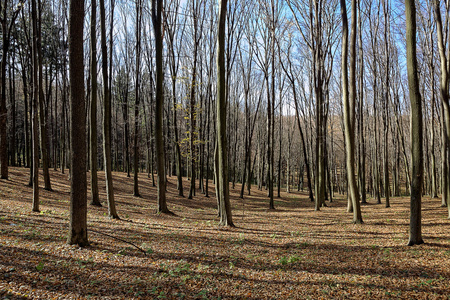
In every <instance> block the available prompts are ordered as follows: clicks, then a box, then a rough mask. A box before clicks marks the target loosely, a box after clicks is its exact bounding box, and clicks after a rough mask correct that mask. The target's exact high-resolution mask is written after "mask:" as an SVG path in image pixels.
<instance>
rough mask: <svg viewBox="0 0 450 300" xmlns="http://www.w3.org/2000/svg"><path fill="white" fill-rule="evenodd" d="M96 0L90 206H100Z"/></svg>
mask: <svg viewBox="0 0 450 300" xmlns="http://www.w3.org/2000/svg"><path fill="white" fill-rule="evenodd" d="M96 27H97V0H92V1H91V63H90V65H91V107H90V118H91V126H90V127H89V133H90V143H91V146H90V160H91V163H90V165H91V194H92V195H91V197H92V198H91V205H95V206H101V203H100V198H99V194H98V177H97V169H98V167H97V166H98V160H97V159H98V153H97V147H98V145H97V91H98V85H97V32H96Z"/></svg>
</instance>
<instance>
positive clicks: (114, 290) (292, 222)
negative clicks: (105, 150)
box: [0, 168, 450, 299]
mask: <svg viewBox="0 0 450 300" xmlns="http://www.w3.org/2000/svg"><path fill="white" fill-rule="evenodd" d="M11 174H12V177H11V178H12V180H10V181H0V195H1V196H0V298H1V299H4V298H6V299H28V298H29V299H88V298H90V299H183V298H187V299H219V298H220V299H236V298H241V299H275V298H276V299H308V298H309V299H343V298H345V299H349V298H353V299H368V298H370V299H373V298H380V299H385V298H401V299H413V298H429V299H448V291H449V290H450V283H449V282H450V271H449V270H450V259H449V257H450V250H449V249H450V235H449V230H448V229H449V225H450V222H449V220H447V219H445V218H443V217H442V216H445V215H446V208H441V207H440V200H439V199H425V200H424V203H423V206H424V212H423V225H424V227H423V233H424V239H425V241H426V243H427V244H425V245H421V246H419V247H406V246H405V244H406V242H407V239H408V209H409V208H408V207H409V206H408V204H409V203H408V201H409V199H407V198H396V199H395V203H394V202H393V207H391V208H384V207H383V205H374V204H370V205H367V206H364V207H363V208H362V209H363V214H364V220H365V222H366V223H365V224H363V225H354V224H352V223H351V215H349V214H347V213H346V212H345V205H346V201H345V200H344V199H343V197H341V198H339V197H337V198H336V200H335V201H334V202H333V203H331V204H329V206H328V207H326V208H323V209H322V210H321V211H320V212H315V211H314V210H313V207H312V205H311V203H310V202H309V201H308V199H307V195H305V194H302V193H297V192H296V193H292V194H289V195H288V194H282V197H283V200H282V201H279V202H277V210H275V211H268V210H267V207H268V201H267V199H266V195H265V194H266V193H265V191H257V190H255V189H253V190H252V195H251V196H246V197H245V199H244V200H242V199H238V191H239V186H237V187H236V189H235V190H231V192H232V195H231V201H232V202H234V204H236V205H238V209H237V210H235V211H234V223H235V224H236V225H237V227H236V228H233V229H223V228H219V227H218V225H217V224H218V223H217V217H216V216H217V210H216V207H215V205H216V202H215V199H214V197H211V198H205V197H203V195H201V193H200V192H198V193H197V196H196V197H194V199H192V200H190V199H185V198H179V197H178V196H177V191H176V184H175V179H174V178H170V177H169V184H168V193H167V195H168V203H169V206H170V209H171V210H172V211H173V212H175V213H176V215H174V216H168V215H156V214H154V213H153V212H154V210H155V207H156V198H155V195H156V189H155V188H154V187H152V186H151V181H150V180H149V179H147V178H142V179H141V181H140V183H141V186H140V190H141V193H142V196H143V197H142V198H134V197H132V196H131V195H132V191H133V186H132V180H131V179H129V178H126V174H121V173H114V179H115V183H116V184H115V188H116V201H117V208H118V212H119V214H120V215H121V216H122V218H123V219H124V220H121V221H115V220H110V219H108V218H107V217H106V216H105V213H106V211H107V208H106V207H101V208H97V207H89V213H88V214H89V216H88V222H89V228H90V229H91V231H90V232H89V233H88V234H89V239H90V242H91V245H90V246H89V247H87V248H84V249H81V248H79V247H76V246H69V245H66V244H65V241H66V234H67V230H68V214H67V211H68V200H69V186H68V180H67V176H66V175H61V174H60V173H55V172H54V173H52V180H53V181H54V183H55V185H54V186H55V191H54V192H47V191H44V192H43V193H42V200H43V201H42V203H41V213H38V214H35V213H32V212H31V211H30V210H31V200H30V199H31V189H30V188H29V187H28V186H26V184H27V181H28V170H25V169H19V168H11ZM99 180H100V190H101V191H104V188H105V187H104V185H102V184H104V183H103V182H102V180H103V174H102V173H100V172H99ZM186 186H187V184H186ZM210 195H212V196H213V195H214V189H213V187H212V189H211V192H210ZM294 196H295V197H294ZM101 198H102V199H105V198H106V197H105V194H104V193H101ZM242 203H244V204H245V205H244V206H242ZM242 207H244V211H242ZM92 229H93V230H95V231H98V232H102V233H104V234H107V235H110V236H115V237H118V238H121V239H123V240H125V241H127V242H130V243H133V244H135V245H137V246H139V247H140V248H141V249H142V250H144V251H145V253H143V252H141V251H139V250H138V249H136V248H135V247H133V246H132V245H130V244H128V243H125V242H122V241H120V240H117V239H114V238H110V237H108V236H105V235H102V234H96V233H95V232H93V230H92Z"/></svg>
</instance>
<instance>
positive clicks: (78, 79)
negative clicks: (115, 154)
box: [67, 0, 89, 247]
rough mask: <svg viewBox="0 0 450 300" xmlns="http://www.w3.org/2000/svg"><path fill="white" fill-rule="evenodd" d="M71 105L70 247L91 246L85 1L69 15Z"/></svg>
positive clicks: (72, 6) (73, 2)
mask: <svg viewBox="0 0 450 300" xmlns="http://www.w3.org/2000/svg"><path fill="white" fill-rule="evenodd" d="M69 18H70V22H69V68H70V104H71V126H70V128H71V131H72V134H71V135H70V136H71V139H72V141H71V143H70V144H71V152H72V153H71V160H72V162H71V164H70V165H71V169H70V171H71V176H70V180H71V185H70V186H71V190H70V223H69V224H70V226H69V236H68V238H67V243H68V244H78V245H79V246H81V247H83V246H87V245H88V244H89V242H88V237H87V178H86V114H85V98H84V67H83V26H84V1H77V0H71V1H70V12H69Z"/></svg>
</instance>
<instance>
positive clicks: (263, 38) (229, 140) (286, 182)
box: [0, 0, 450, 225]
mask: <svg viewBox="0 0 450 300" xmlns="http://www.w3.org/2000/svg"><path fill="white" fill-rule="evenodd" d="M350 3H351V7H352V15H351V20H348V18H347V7H350V6H349V5H348V4H350ZM97 4H98V7H99V8H97ZM217 4H218V3H217V1H215V0H198V1H197V0H196V1H180V0H167V1H166V2H164V1H159V0H153V1H151V2H150V3H148V2H145V1H141V0H136V1H133V2H126V1H125V2H124V1H121V2H117V1H115V0H109V1H105V0H100V1H99V2H97V1H96V0H92V1H91V2H90V14H91V16H90V24H89V25H90V29H91V30H90V34H86V36H84V39H85V40H88V39H89V42H90V55H89V57H90V63H89V70H88V66H86V69H85V70H84V72H85V75H84V76H85V77H87V78H85V80H86V82H85V83H87V84H88V85H87V89H86V93H87V94H86V95H85V96H86V106H85V115H86V116H88V118H87V122H88V125H89V138H88V141H89V143H88V145H87V147H86V148H87V150H88V151H89V164H88V166H87V169H89V170H90V171H91V190H92V201H91V203H92V204H94V205H100V199H99V191H98V182H97V181H98V179H97V176H96V174H97V171H98V170H97V169H98V168H99V169H103V170H104V171H105V176H106V183H107V184H106V191H107V193H106V194H107V202H108V211H109V216H110V217H111V218H119V214H118V212H117V210H116V204H115V201H114V188H113V183H114V182H113V171H120V172H127V175H128V176H131V171H133V175H134V176H133V177H134V179H133V180H134V187H133V194H134V195H135V196H139V195H141V193H142V190H141V189H140V184H141V182H143V181H145V180H148V179H147V178H144V177H140V176H139V172H143V170H144V169H147V172H148V178H150V180H152V183H153V184H155V183H157V185H158V191H159V192H158V207H157V210H158V211H159V212H165V213H169V212H170V210H169V208H168V207H167V203H166V200H167V197H166V188H167V185H170V184H172V183H175V181H176V184H177V188H178V196H184V194H185V191H184V190H183V176H184V177H188V178H189V179H190V187H189V198H193V197H194V195H195V192H196V191H201V192H202V193H203V194H204V195H205V196H207V197H208V196H210V194H211V191H212V189H211V188H210V186H209V183H210V182H213V183H215V185H216V188H217V190H216V196H217V197H218V200H219V201H218V208H219V216H220V217H221V224H223V225H230V224H232V223H233V222H232V219H231V203H229V202H230V201H229V198H228V197H229V196H226V195H229V192H230V191H229V188H228V185H227V183H228V182H229V183H231V187H230V189H234V188H235V185H236V183H239V182H240V183H242V185H241V186H239V188H240V197H241V198H244V192H245V188H247V194H250V191H251V186H252V185H257V187H258V189H260V190H262V189H265V190H266V191H267V198H268V200H269V201H268V207H269V208H270V209H273V208H275V204H276V201H274V193H273V192H274V189H275V188H277V191H278V193H277V195H278V194H280V191H281V189H282V188H283V187H286V190H288V191H292V187H293V186H296V187H297V189H298V190H299V191H300V190H302V191H303V190H304V189H307V195H308V197H309V199H310V200H312V201H313V202H315V203H314V208H315V209H316V210H320V209H322V207H323V206H326V203H328V202H332V201H333V200H334V199H335V198H336V197H337V194H347V195H348V200H349V202H348V203H349V206H348V208H349V210H353V214H354V215H353V222H355V223H361V222H362V217H361V209H360V202H361V203H366V202H370V201H373V200H371V197H372V198H374V199H375V200H376V202H378V203H381V200H382V198H385V199H386V206H387V207H389V206H390V205H391V204H392V203H391V201H390V200H389V199H390V197H391V196H395V197H397V196H402V195H407V194H409V193H410V192H412V191H413V189H414V188H413V185H414V184H415V183H414V182H413V181H414V180H415V179H414V178H413V174H412V171H411V170H410V169H411V168H410V166H412V165H413V160H414V158H413V156H411V154H410V151H409V150H410V149H411V147H413V145H415V143H416V142H415V141H413V140H412V139H410V138H409V136H408V134H406V132H408V131H409V130H411V125H410V123H409V121H408V119H409V118H410V117H411V116H412V113H417V112H416V110H414V112H413V110H411V109H410V107H409V101H408V100H409V99H408V97H409V95H410V94H409V93H408V91H407V90H408V89H407V88H406V84H405V80H404V79H405V76H406V73H405V71H404V69H403V68H402V60H401V57H403V55H404V53H403V52H404V51H405V47H404V45H403V44H404V40H403V37H404V36H405V34H404V32H403V31H404V23H402V22H403V21H402V20H403V18H400V17H399V16H398V11H397V10H394V9H392V5H391V4H390V2H389V1H387V0H379V1H358V0H352V1H351V2H350V1H343V0H342V1H340V2H339V1H336V0H333V1H323V0H320V1H303V0H288V1H279V0H271V1H253V2H252V3H250V2H248V1H239V0H228V1H222V2H220V3H219V4H220V9H219V10H218V9H217V8H218V6H217ZM339 4H341V5H340V8H341V9H342V11H341V13H339ZM423 4H424V5H420V6H419V7H418V15H419V16H420V18H419V19H418V20H417V23H418V24H419V25H420V27H418V28H419V30H418V32H417V38H418V42H417V43H416V47H417V49H418V50H417V51H418V52H417V55H418V56H419V59H418V66H417V67H418V68H419V69H420V70H423V72H422V71H421V72H420V73H419V74H418V75H419V77H418V80H420V82H421V85H420V90H419V91H420V92H421V95H422V97H421V101H420V102H421V105H422V116H423V120H424V122H426V124H429V125H430V126H428V127H429V128H425V129H424V130H425V132H424V133H425V134H424V138H423V147H424V149H425V151H424V152H423V155H422V159H423V162H424V167H423V174H422V175H423V190H422V193H423V194H425V193H427V194H430V195H432V196H433V197H435V196H437V195H438V192H439V191H440V190H441V191H442V202H441V204H442V205H444V206H445V205H447V202H448V199H449V198H450V182H449V180H450V176H448V170H449V161H450V160H449V153H450V151H449V150H448V147H449V145H450V143H449V133H448V132H450V125H449V124H450V121H449V120H450V113H449V111H450V108H449V101H448V98H449V91H448V90H449V81H450V80H449V78H450V76H448V73H449V70H448V69H449V63H448V57H447V56H448V49H447V48H448V45H447V44H448V41H447V40H446V37H447V36H448V31H449V26H448V24H447V23H448V20H449V17H448V13H449V12H448V4H446V5H447V6H446V9H444V4H443V2H442V1H441V2H439V1H434V0H433V1H429V2H426V3H425V2H424V3H423ZM425 4H426V5H425ZM116 5H117V6H118V10H117V11H116V10H115V7H116ZM0 8H1V9H0V25H1V28H2V33H1V34H2V41H4V42H3V43H2V44H1V47H2V50H1V51H2V53H3V54H2V56H1V57H0V59H1V61H0V67H1V68H0V69H1V73H0V79H1V80H0V83H1V84H0V87H1V98H0V100H1V101H0V168H1V170H0V171H1V172H0V176H1V177H2V178H8V174H7V171H8V165H16V164H17V165H21V164H22V163H23V164H24V165H26V166H28V167H31V169H30V183H31V184H33V186H34V197H33V198H34V202H33V204H34V205H33V209H34V210H35V211H39V179H38V178H39V176H38V174H39V172H38V171H39V169H41V170H42V171H43V174H44V188H46V189H51V188H52V187H51V184H50V176H49V174H50V173H49V169H50V168H51V167H53V168H54V170H55V171H56V170H57V169H58V167H59V168H60V169H61V172H63V173H64V172H65V170H66V168H70V170H71V172H72V169H74V167H75V166H74V165H73V162H72V158H73V157H72V152H71V151H69V150H70V149H72V148H73V146H74V145H72V141H73V139H74V138H75V137H74V136H73V133H72V132H71V130H70V124H71V122H72V121H73V120H72V115H71V114H72V113H73V111H72V110H71V108H70V106H69V103H70V102H69V101H68V99H71V98H70V95H71V94H70V89H71V88H73V87H72V85H71V84H70V82H69V74H70V72H68V66H69V63H68V60H67V59H68V53H67V49H68V38H67V33H66V27H67V26H66V24H67V15H66V14H65V12H66V11H67V1H59V2H58V1H55V0H50V1H39V0H30V2H23V1H19V0H0ZM23 8H26V9H23ZM97 10H99V12H98V11H97ZM21 13H22V14H21ZM97 13H99V16H100V20H98V19H97ZM358 13H359V14H358ZM442 13H445V15H444V16H441V14H442ZM130 16H132V18H130ZM222 18H223V19H222ZM29 20H31V22H30V21H29ZM130 20H131V21H130ZM134 20H135V21H134ZM150 20H151V24H150ZM223 22H224V23H223ZM87 23H89V22H87ZM97 23H100V26H99V30H100V37H99V38H98V33H97ZM117 24H118V25H117ZM223 24H225V25H223ZM341 24H342V25H343V26H341ZM86 25H87V24H86ZM150 30H153V32H151V31H150ZM435 35H437V39H434V38H433V37H434V36H435ZM11 45H14V47H11ZM84 46H87V44H86V45H84ZM98 46H100V48H99V53H97V47H98ZM340 46H341V47H340ZM8 47H9V48H8ZM12 48H14V51H8V49H9V50H11V49H12ZM86 49H87V48H86ZM435 49H439V52H438V51H435ZM221 51H223V54H222V53H221ZM83 54H84V55H86V59H87V57H88V53H87V51H86V53H84V52H83ZM438 54H439V57H438V56H437V55H438ZM438 59H439V61H440V66H441V70H440V75H441V78H440V79H441V80H440V86H439V83H438V82H439V80H438V79H437V75H438V72H439V71H438V69H437V68H436V65H437V61H438ZM100 63H101V68H99V69H100V70H99V69H97V68H98V64H100ZM222 64H223V65H222ZM339 65H340V66H341V67H339ZM69 71H70V70H69ZM99 71H101V72H99ZM222 72H224V73H222ZM100 73H101V76H99V75H100ZM18 75H20V76H18ZM83 78H84V77H83ZM438 91H440V95H441V97H440V99H438V98H439V97H437V94H438ZM416 104H417V103H416ZM97 118H102V125H100V124H97ZM100 128H101V129H102V133H103V134H100V133H99V132H98V130H99V129H100ZM101 148H102V149H101ZM30 150H32V151H30ZM101 150H102V151H101ZM5 153H6V154H5ZM31 158H32V159H31ZM438 166H441V167H440V168H439V167H438ZM213 169H214V170H215V172H212V170H213ZM439 169H440V170H439ZM155 170H156V171H155ZM174 175H175V176H176V179H175V177H172V176H174ZM155 177H157V179H154V178H155ZM172 180H173V181H174V182H172ZM197 183H198V184H197ZM130 192H131V191H130ZM142 194H143V193H142ZM227 203H228V204H227ZM243 203H244V202H243ZM228 206H229V207H228ZM227 207H228V208H227ZM449 215H450V210H449ZM228 216H230V217H228ZM228 218H229V219H228Z"/></svg>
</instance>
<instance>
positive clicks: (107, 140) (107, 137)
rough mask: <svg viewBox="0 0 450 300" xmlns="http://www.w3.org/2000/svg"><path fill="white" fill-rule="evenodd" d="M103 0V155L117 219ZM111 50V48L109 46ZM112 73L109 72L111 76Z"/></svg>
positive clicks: (110, 200) (110, 207)
mask: <svg viewBox="0 0 450 300" xmlns="http://www.w3.org/2000/svg"><path fill="white" fill-rule="evenodd" d="M105 19H106V16H105V0H100V31H101V51H102V73H103V97H104V99H103V105H104V112H103V156H104V161H105V163H104V164H105V166H104V167H105V178H106V195H107V199H108V214H109V217H110V218H112V219H119V215H118V214H117V211H116V203H115V200H114V188H113V178H112V171H111V168H112V162H111V90H110V85H109V82H110V81H109V79H108V50H107V47H106V24H105ZM110 51H111V52H112V51H113V49H112V48H111V49H110ZM111 75H112V74H110V76H111Z"/></svg>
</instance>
